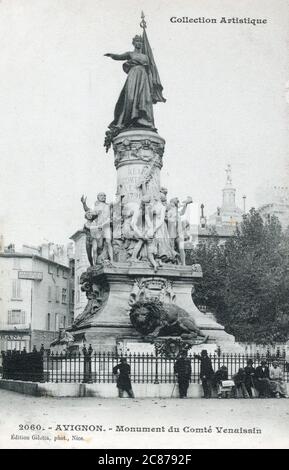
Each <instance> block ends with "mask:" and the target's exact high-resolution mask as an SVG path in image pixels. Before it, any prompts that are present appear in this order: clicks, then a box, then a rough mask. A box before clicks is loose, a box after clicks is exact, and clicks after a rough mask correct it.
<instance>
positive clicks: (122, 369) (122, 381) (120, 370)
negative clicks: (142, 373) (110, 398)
mask: <svg viewBox="0 0 289 470" xmlns="http://www.w3.org/2000/svg"><path fill="white" fill-rule="evenodd" d="M113 373H114V375H117V382H116V386H117V388H118V396H119V398H123V392H126V393H127V394H128V396H129V398H134V393H133V391H132V386H131V380H130V366H129V365H128V363H127V362H126V358H125V357H122V358H121V359H120V363H119V364H117V365H116V366H115V367H114V368H113Z"/></svg>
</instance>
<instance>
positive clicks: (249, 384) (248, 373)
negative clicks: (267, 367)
mask: <svg viewBox="0 0 289 470" xmlns="http://www.w3.org/2000/svg"><path fill="white" fill-rule="evenodd" d="M244 371H245V387H246V390H247V392H248V395H249V397H250V398H253V394H252V388H254V387H255V384H254V377H255V367H253V361H252V359H248V360H247V365H246V367H245V368H244Z"/></svg>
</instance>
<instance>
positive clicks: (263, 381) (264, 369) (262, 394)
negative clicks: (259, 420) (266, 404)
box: [255, 361, 271, 398]
mask: <svg viewBox="0 0 289 470" xmlns="http://www.w3.org/2000/svg"><path fill="white" fill-rule="evenodd" d="M255 379H256V380H255V385H256V388H257V390H258V392H259V398H269V397H270V396H271V392H270V377H269V367H268V366H267V363H266V361H261V365H260V366H258V367H256V372H255Z"/></svg>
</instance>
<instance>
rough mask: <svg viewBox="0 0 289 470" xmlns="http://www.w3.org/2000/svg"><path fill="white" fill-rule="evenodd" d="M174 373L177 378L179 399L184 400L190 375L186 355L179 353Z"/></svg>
mask: <svg viewBox="0 0 289 470" xmlns="http://www.w3.org/2000/svg"><path fill="white" fill-rule="evenodd" d="M174 373H175V374H176V375H177V376H178V384H179V393H180V398H186V396H187V392H188V388H189V384H190V380H191V375H192V367H191V361H190V359H188V357H187V355H186V353H181V355H180V357H179V358H178V359H177V360H176V362H175V364H174Z"/></svg>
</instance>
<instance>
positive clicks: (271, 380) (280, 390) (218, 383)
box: [180, 349, 287, 398]
mask: <svg viewBox="0 0 289 470" xmlns="http://www.w3.org/2000/svg"><path fill="white" fill-rule="evenodd" d="M195 358H196V359H198V360H199V361H200V379H201V381H202V386H203V391H204V398H211V396H212V390H213V389H215V390H216V392H217V396H218V398H222V397H223V396H234V397H235V398H238V396H241V397H243V398H253V397H254V396H257V394H258V397H259V398H271V397H276V398H281V397H284V398H287V391H286V383H285V382H284V373H283V371H282V369H281V368H280V366H279V363H278V361H277V360H273V361H272V365H271V366H270V367H269V366H268V365H267V362H266V361H261V365H259V366H257V367H256V368H255V367H254V366H253V361H252V359H248V360H247V365H246V366H245V367H244V368H243V367H240V368H239V370H238V372H237V373H236V374H234V375H233V377H232V380H228V368H227V367H226V366H225V365H223V366H221V367H220V368H219V369H218V370H217V371H216V372H214V369H213V367H212V363H211V359H210V358H209V356H208V353H207V351H206V350H205V349H204V350H203V351H202V352H201V355H195ZM185 359H186V358H184V360H185ZM256 392H257V393H256ZM180 396H181V393H180Z"/></svg>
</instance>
